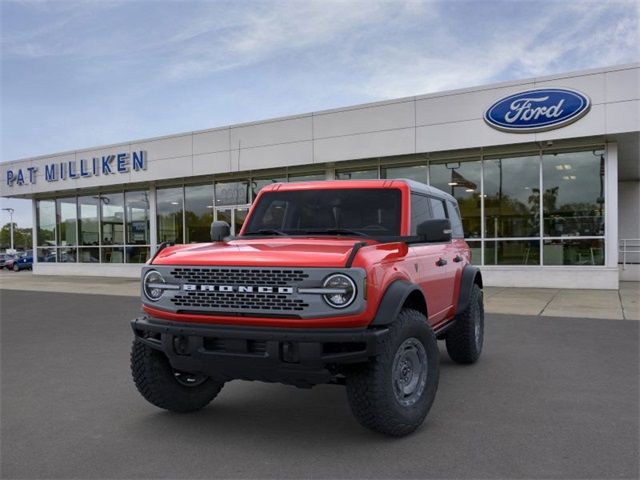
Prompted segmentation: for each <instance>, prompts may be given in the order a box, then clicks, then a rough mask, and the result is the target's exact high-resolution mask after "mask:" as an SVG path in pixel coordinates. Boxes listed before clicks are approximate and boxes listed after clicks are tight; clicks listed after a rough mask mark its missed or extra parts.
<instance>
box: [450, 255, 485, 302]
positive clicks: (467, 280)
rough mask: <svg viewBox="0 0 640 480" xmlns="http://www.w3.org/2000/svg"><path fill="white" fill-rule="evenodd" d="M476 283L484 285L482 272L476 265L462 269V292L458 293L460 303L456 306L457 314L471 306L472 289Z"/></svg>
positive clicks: (481, 286) (479, 285) (480, 285)
mask: <svg viewBox="0 0 640 480" xmlns="http://www.w3.org/2000/svg"><path fill="white" fill-rule="evenodd" d="M474 285H478V287H480V288H481V289H482V288H484V287H483V282H482V273H481V272H480V269H479V268H478V267H476V266H475V265H466V266H465V267H464V270H463V271H462V277H461V278H460V294H459V295H458V305H457V306H456V314H458V313H462V312H464V311H465V310H466V309H467V307H468V306H469V299H470V298H471V289H472V288H473V286H474Z"/></svg>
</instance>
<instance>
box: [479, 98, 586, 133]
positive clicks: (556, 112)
mask: <svg viewBox="0 0 640 480" xmlns="http://www.w3.org/2000/svg"><path fill="white" fill-rule="evenodd" d="M590 107H591V101H590V100H589V97H587V96H586V95H585V94H583V93H580V92H578V91H576V90H569V89H567V88H539V89H535V90H527V91H526V92H520V93H516V94H514V95H509V96H508V97H504V98H501V99H500V100H498V101H497V102H496V103H494V104H493V105H491V106H490V107H489V108H488V109H487V111H486V112H484V120H485V122H487V123H488V124H489V125H490V126H491V127H493V128H496V129H498V130H503V131H506V132H522V133H531V132H541V131H544V130H551V129H553V128H560V127H564V126H565V125H568V124H570V123H572V122H575V121H576V120H578V119H579V118H581V117H582V116H583V115H585V114H586V113H587V112H588V111H589V108H590Z"/></svg>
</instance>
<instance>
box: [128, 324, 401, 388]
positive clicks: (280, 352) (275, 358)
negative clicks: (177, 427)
mask: <svg viewBox="0 0 640 480" xmlns="http://www.w3.org/2000/svg"><path fill="white" fill-rule="evenodd" d="M131 327H132V329H133V332H134V335H135V338H136V341H139V342H142V343H144V344H145V345H148V346H149V347H151V348H154V349H156V350H160V351H162V352H163V353H164V354H165V355H166V356H167V357H168V359H169V362H170V363H171V365H172V366H173V368H175V369H177V370H182V371H186V372H202V373H205V374H207V375H209V376H211V377H212V378H217V379H220V380H223V381H227V380H232V379H244V380H260V381H265V382H279V383H286V384H291V385H296V386H300V387H309V386H312V385H316V384H320V383H338V380H339V372H338V371H337V370H336V368H337V367H338V366H339V365H346V364H353V363H362V362H366V361H368V360H369V359H370V358H371V357H374V356H375V355H377V354H378V353H379V348H380V345H381V342H380V339H382V338H384V336H386V335H387V333H388V332H389V330H388V329H387V328H340V329H335V328H334V329H325V328H313V329H312V328H279V327H244V326H228V325H214V324H193V323H181V322H168V321H164V320H159V319H155V318H153V317H147V316H144V317H139V318H136V319H135V320H133V321H132V322H131ZM177 337H180V342H179V343H180V344H181V350H180V352H177V351H176V347H175V345H176V342H175V340H176V338H177ZM256 344H259V345H260V348H255V345H256ZM211 345H214V346H215V348H212V347H211ZM218 345H221V347H220V348H218Z"/></svg>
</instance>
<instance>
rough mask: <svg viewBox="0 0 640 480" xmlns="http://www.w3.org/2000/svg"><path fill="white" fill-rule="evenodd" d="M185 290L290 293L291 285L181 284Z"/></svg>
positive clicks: (291, 290) (291, 291)
mask: <svg viewBox="0 0 640 480" xmlns="http://www.w3.org/2000/svg"><path fill="white" fill-rule="evenodd" d="M182 290H184V291H186V292H223V293H233V292H237V293H279V294H285V295H291V294H292V293H293V287H268V286H257V287H256V286H252V285H193V284H185V285H182Z"/></svg>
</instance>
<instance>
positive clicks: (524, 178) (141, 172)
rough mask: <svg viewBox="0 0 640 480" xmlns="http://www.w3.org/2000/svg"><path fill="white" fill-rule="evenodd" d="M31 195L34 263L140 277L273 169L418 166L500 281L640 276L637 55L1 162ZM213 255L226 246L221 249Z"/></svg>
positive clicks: (276, 177) (354, 175)
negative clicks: (447, 196) (451, 204)
mask: <svg viewBox="0 0 640 480" xmlns="http://www.w3.org/2000/svg"><path fill="white" fill-rule="evenodd" d="M0 175H1V178H2V182H1V187H0V196H3V197H15V198H28V199H32V203H33V225H34V227H33V232H34V235H33V248H34V251H35V252H37V255H34V273H36V274H46V275H58V274H60V275H105V276H137V275H138V274H139V272H140V268H141V264H142V263H144V262H145V261H146V260H147V259H148V258H149V257H150V255H152V254H153V253H154V251H155V249H156V248H157V246H158V245H159V244H160V243H161V242H164V241H170V242H177V243H193V242H206V241H209V227H210V224H211V222H212V220H214V219H215V220H226V221H227V222H228V223H229V224H230V225H231V228H232V232H235V233H237V232H238V231H239V229H240V227H241V226H242V223H243V221H244V219H245V218H246V215H247V212H248V209H249V207H250V205H251V202H252V200H253V199H254V198H255V196H256V194H257V193H258V191H259V190H260V189H261V188H262V187H264V186H265V185H268V184H270V183H274V182H297V181H309V180H325V179H372V178H382V179H385V178H410V179H414V180H417V181H420V182H423V183H426V184H430V185H432V186H435V187H437V188H440V189H442V190H445V191H446V192H449V193H451V194H452V195H453V196H454V197H456V198H457V200H458V202H459V206H460V210H461V213H462V217H463V221H464V227H465V237H466V239H467V242H468V243H469V245H470V247H471V248H472V250H473V260H474V263H476V264H478V265H480V266H481V269H482V272H483V276H484V279H485V284H487V285H494V286H528V287H569V288H612V289H614V288H617V287H618V282H619V281H620V280H640V254H639V253H638V250H640V248H639V247H638V245H639V244H638V242H639V239H640V183H639V178H640V64H633V65H621V66H614V67H609V68H602V69H594V70H588V71H581V72H571V73H566V74H561V75H554V76H548V77H540V78H531V79H524V80H518V81H512V82H505V83H499V84H494V85H484V86H479V87H474V88H467V89H462V90H453V91H446V92H438V93H432V94H428V95H419V96H415V97H407V98H400V99H395V100H389V101H383V102H376V103H370V104H365V105H355V106H351V107H346V108H339V109H334V110H326V111H320V112H313V113H305V114H301V115H294V116H290V117H285V118H275V119H270V120H264V121H258V122H253V123H245V124H240V125H231V126H226V127H220V128H213V129H208V130H201V131H196V132H188V133H179V134H176V135H169V136H164V137H158V138H151V139H144V140H131V141H125V142H122V143H118V144H114V145H107V146H100V147H96V148H88V149H81V150H74V151H70V152H64V153H57V154H51V155H45V156H39V157H34V158H27V159H23V160H16V161H10V162H5V163H2V164H0ZM212 262H213V263H215V258H212Z"/></svg>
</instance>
